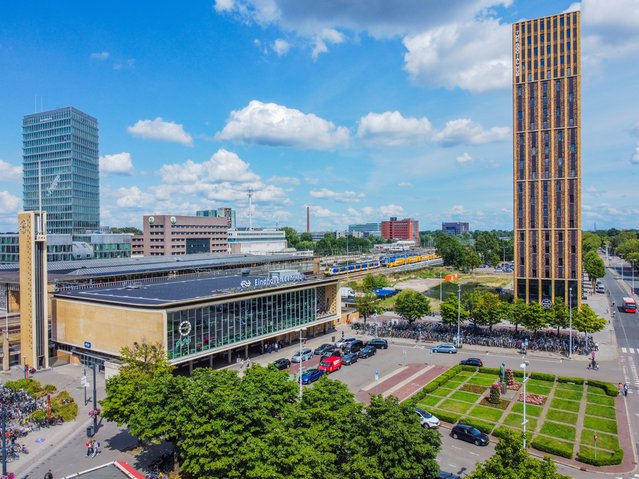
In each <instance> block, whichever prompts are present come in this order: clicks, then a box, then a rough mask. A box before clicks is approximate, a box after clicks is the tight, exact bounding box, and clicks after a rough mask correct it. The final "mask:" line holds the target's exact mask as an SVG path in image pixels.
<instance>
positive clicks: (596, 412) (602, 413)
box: [586, 404, 617, 419]
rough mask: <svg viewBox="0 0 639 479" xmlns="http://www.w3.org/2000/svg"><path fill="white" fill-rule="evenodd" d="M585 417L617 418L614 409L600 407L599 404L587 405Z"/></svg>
mask: <svg viewBox="0 0 639 479" xmlns="http://www.w3.org/2000/svg"><path fill="white" fill-rule="evenodd" d="M586 415H588V416H599V417H605V418H607V419H616V417H617V414H616V412H615V408H613V407H608V406H601V405H599V404H587V405H586Z"/></svg>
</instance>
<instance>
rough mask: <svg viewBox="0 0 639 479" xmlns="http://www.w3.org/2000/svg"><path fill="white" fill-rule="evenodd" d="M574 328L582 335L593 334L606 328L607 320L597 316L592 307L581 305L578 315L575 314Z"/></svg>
mask: <svg viewBox="0 0 639 479" xmlns="http://www.w3.org/2000/svg"><path fill="white" fill-rule="evenodd" d="M572 326H573V328H575V329H576V330H577V331H581V332H582V333H587V334H592V333H596V332H598V331H601V330H602V329H603V328H604V327H605V326H606V320H605V319H604V318H602V317H600V316H597V313H595V312H594V311H593V310H592V309H591V308H590V306H588V305H587V304H583V305H581V309H580V310H579V312H578V313H577V314H573V318H572Z"/></svg>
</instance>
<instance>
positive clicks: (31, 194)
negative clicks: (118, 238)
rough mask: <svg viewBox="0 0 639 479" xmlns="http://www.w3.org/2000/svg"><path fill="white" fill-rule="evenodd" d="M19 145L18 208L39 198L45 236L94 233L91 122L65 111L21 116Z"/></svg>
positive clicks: (32, 206)
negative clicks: (44, 215)
mask: <svg viewBox="0 0 639 479" xmlns="http://www.w3.org/2000/svg"><path fill="white" fill-rule="evenodd" d="M22 145H23V146H22V156H23V198H22V199H23V208H24V210H25V211H35V210H38V208H39V196H40V195H41V197H42V209H43V210H45V211H46V212H47V233H49V234H71V235H73V236H79V235H82V234H84V233H85V232H86V230H95V229H98V228H99V227H100V177H99V160H98V122H97V120H96V119H95V118H93V117H91V116H89V115H87V114H85V113H82V112H81V111H79V110H76V109H75V108H71V107H67V108H61V109H58V110H53V111H48V112H44V113H36V114H34V115H27V116H25V117H24V119H23V122H22ZM39 169H40V173H39ZM39 175H41V180H40V181H39ZM40 191H41V193H40Z"/></svg>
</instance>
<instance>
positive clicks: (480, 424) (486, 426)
mask: <svg viewBox="0 0 639 479" xmlns="http://www.w3.org/2000/svg"><path fill="white" fill-rule="evenodd" d="M461 422H463V423H464V424H469V425H470V426H473V427H476V428H477V429H479V430H480V431H481V432H483V433H485V434H490V431H492V430H493V427H495V425H494V424H491V423H489V422H486V421H480V420H479V419H475V418H473V417H465V418H463V419H461Z"/></svg>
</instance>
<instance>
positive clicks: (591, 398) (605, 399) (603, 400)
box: [588, 393, 615, 407]
mask: <svg viewBox="0 0 639 479" xmlns="http://www.w3.org/2000/svg"><path fill="white" fill-rule="evenodd" d="M588 402H589V403H594V404H601V405H602V406H609V407H613V406H614V405H615V398H613V397H611V396H602V395H601V394H593V393H588Z"/></svg>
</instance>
